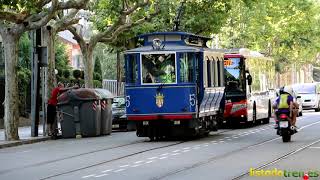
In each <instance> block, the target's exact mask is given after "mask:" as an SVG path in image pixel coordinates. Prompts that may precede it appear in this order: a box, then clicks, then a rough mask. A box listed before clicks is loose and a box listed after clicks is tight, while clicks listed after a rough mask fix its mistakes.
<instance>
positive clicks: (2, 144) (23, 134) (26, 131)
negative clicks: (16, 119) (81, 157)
mask: <svg viewBox="0 0 320 180" xmlns="http://www.w3.org/2000/svg"><path fill="white" fill-rule="evenodd" d="M19 137H20V140H19V141H5V138H4V129H0V149H2V148H7V147H13V146H19V145H23V144H32V143H37V142H41V141H46V140H49V139H51V138H50V137H49V136H43V127H42V125H39V136H38V137H31V126H27V127H19Z"/></svg>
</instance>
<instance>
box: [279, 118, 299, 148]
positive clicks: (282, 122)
mask: <svg viewBox="0 0 320 180" xmlns="http://www.w3.org/2000/svg"><path fill="white" fill-rule="evenodd" d="M276 124H277V128H276V129H277V134H278V135H279V136H282V141H283V142H290V141H291V136H292V135H293V134H295V133H296V132H297V131H296V130H295V128H294V126H291V123H290V120H289V116H288V115H287V114H279V115H278V116H277V120H276Z"/></svg>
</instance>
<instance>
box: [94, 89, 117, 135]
mask: <svg viewBox="0 0 320 180" xmlns="http://www.w3.org/2000/svg"><path fill="white" fill-rule="evenodd" d="M95 90H96V92H97V93H98V94H99V96H100V104H101V134H102V135H108V134H111V132H112V99H113V95H112V93H111V92H110V91H108V90H106V89H95Z"/></svg>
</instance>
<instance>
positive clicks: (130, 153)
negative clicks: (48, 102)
mask: <svg viewBox="0 0 320 180" xmlns="http://www.w3.org/2000/svg"><path fill="white" fill-rule="evenodd" d="M298 126H299V127H300V128H301V130H300V131H299V133H297V134H295V135H294V136H293V137H292V142H290V143H283V142H282V140H281V137H279V136H277V135H276V132H275V130H274V129H273V122H272V123H270V124H267V125H259V126H255V127H251V128H243V129H235V130H233V129H223V130H219V131H218V132H217V133H212V134H211V135H210V136H209V137H206V138H201V139H195V140H191V141H161V142H149V140H148V139H147V138H138V137H136V135H135V132H116V133H112V135H111V136H105V137H97V138H83V139H63V140H56V141H46V142H42V143H37V144H31V145H23V146H19V147H14V148H6V149H1V150H0V164H1V166H0V179H4V180H5V179H10V180H15V179H57V180H58V179H59V180H64V179H83V180H84V179H96V180H99V179H126V180H127V179H130V180H144V179H146V180H158V179H159V180H160V179H164V180H166V179H170V180H172V179H173V180H175V179H183V180H188V179H190V180H191V179H192V180H194V179H198V180H200V179H201V180H202V179H208V180H209V179H210V180H215V179H219V180H221V179H302V177H293V176H301V175H304V173H305V172H307V173H311V174H310V175H311V176H315V175H316V173H318V172H319V177H320V158H319V154H320V131H319V130H320V113H315V112H304V116H302V117H299V118H298ZM250 169H251V171H250ZM262 170H263V171H265V173H267V174H263V175H266V176H267V175H268V176H269V177H261V176H258V175H257V174H259V173H260V174H261V173H262ZM272 170H274V171H275V170H277V173H278V174H277V175H279V173H280V175H281V176H270V174H268V173H270V172H271V171H272ZM268 171H269V172H268ZM295 171H297V172H295ZM250 172H251V174H250ZM281 173H282V174H281ZM253 175H254V176H253ZM285 175H286V176H290V177H285ZM319 177H317V178H310V179H319Z"/></svg>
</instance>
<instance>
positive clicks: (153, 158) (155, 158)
mask: <svg viewBox="0 0 320 180" xmlns="http://www.w3.org/2000/svg"><path fill="white" fill-rule="evenodd" d="M157 158H158V157H157V156H155V157H151V158H148V159H150V160H152V159H157Z"/></svg>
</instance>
